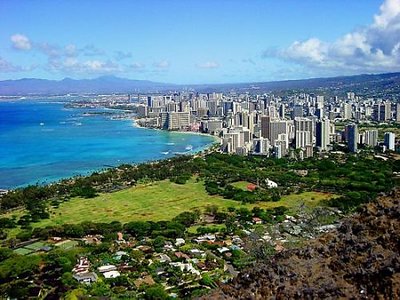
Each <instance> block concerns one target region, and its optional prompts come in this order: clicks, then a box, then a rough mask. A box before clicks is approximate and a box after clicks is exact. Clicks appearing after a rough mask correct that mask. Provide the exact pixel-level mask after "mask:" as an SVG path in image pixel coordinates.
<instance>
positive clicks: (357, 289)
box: [207, 189, 400, 299]
mask: <svg viewBox="0 0 400 300" xmlns="http://www.w3.org/2000/svg"><path fill="white" fill-rule="evenodd" d="M399 199H400V190H399V189H397V190H396V191H394V192H392V193H391V194H390V195H389V196H385V197H381V198H379V199H378V200H377V201H376V202H374V203H370V204H368V205H366V206H364V207H362V208H361V209H360V212H359V213H357V214H356V215H354V216H352V217H349V218H347V219H345V220H344V221H343V223H342V225H341V226H340V227H339V229H338V230H337V231H335V232H332V233H329V234H325V235H323V236H321V237H320V238H319V239H317V240H315V241H312V242H311V243H310V244H308V245H307V246H306V247H304V248H301V249H293V250H288V251H284V252H281V253H279V254H277V255H275V256H273V257H272V258H271V259H270V260H268V261H264V262H259V263H257V264H256V265H255V267H253V268H251V269H248V270H246V271H244V272H242V273H241V275H240V276H239V277H237V278H236V279H235V280H234V281H233V282H232V283H230V284H226V285H222V286H221V287H220V289H219V290H217V291H214V292H213V294H212V295H208V296H207V298H211V299H338V298H346V299H349V298H353V299H367V298H368V299H371V298H375V299H400V200H399Z"/></svg>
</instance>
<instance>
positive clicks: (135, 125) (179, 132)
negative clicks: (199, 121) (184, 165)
mask: <svg viewBox="0 0 400 300" xmlns="http://www.w3.org/2000/svg"><path fill="white" fill-rule="evenodd" d="M131 120H132V125H133V126H134V127H136V128H141V129H150V130H157V131H162V132H168V133H174V134H191V135H199V136H206V137H211V138H213V139H214V142H212V143H209V144H207V145H205V146H204V147H202V148H201V150H200V151H193V152H192V151H188V152H187V153H188V154H189V153H190V154H198V153H200V152H203V151H205V150H208V149H209V148H211V147H212V146H213V145H214V144H215V143H218V144H221V142H222V139H221V138H220V137H219V136H216V135H212V134H208V133H203V132H198V131H181V130H172V131H169V130H164V129H160V128H155V127H146V126H141V125H140V124H138V122H137V121H138V119H137V118H132V119H131Z"/></svg>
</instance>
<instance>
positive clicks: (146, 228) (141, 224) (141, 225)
mask: <svg viewBox="0 0 400 300" xmlns="http://www.w3.org/2000/svg"><path fill="white" fill-rule="evenodd" d="M124 229H125V230H126V231H127V232H128V233H130V234H132V235H134V236H136V237H138V238H143V237H145V236H148V235H150V230H151V225H150V223H148V222H145V221H136V222H129V223H126V224H125V226H124Z"/></svg>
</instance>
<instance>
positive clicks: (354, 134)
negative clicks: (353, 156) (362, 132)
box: [346, 124, 358, 152]
mask: <svg viewBox="0 0 400 300" xmlns="http://www.w3.org/2000/svg"><path fill="white" fill-rule="evenodd" d="M346 130H347V135H348V136H347V145H348V147H349V151H350V152H357V143H358V129H357V125H356V124H349V125H346Z"/></svg>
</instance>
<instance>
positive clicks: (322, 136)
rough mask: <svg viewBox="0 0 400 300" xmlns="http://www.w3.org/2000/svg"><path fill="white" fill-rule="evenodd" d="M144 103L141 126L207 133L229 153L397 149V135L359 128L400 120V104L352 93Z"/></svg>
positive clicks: (212, 96)
mask: <svg viewBox="0 0 400 300" xmlns="http://www.w3.org/2000/svg"><path fill="white" fill-rule="evenodd" d="M139 103H140V104H139V105H137V107H136V108H137V115H138V117H139V118H140V119H139V120H138V123H139V125H142V126H146V127H156V128H162V129H166V130H185V131H201V132H203V133H208V134H212V135H216V136H219V137H221V150H222V151H223V152H227V153H236V154H239V155H247V154H250V153H251V154H259V155H274V156H275V157H277V158H281V157H283V156H286V155H293V156H299V157H300V158H302V157H310V156H312V155H313V152H314V151H328V150H331V149H332V148H331V146H332V145H333V144H341V143H343V144H347V147H348V149H349V151H351V152H357V150H358V146H360V145H365V146H369V147H377V146H381V149H382V150H384V151H385V150H386V149H389V150H395V136H394V133H392V132H387V133H385V137H384V141H380V140H379V139H378V131H377V130H364V131H363V132H360V131H359V130H358V125H357V124H360V123H371V124H372V123H373V124H376V123H378V124H379V123H388V122H400V103H391V102H389V101H383V100H380V99H372V98H371V99H362V98H360V97H358V96H356V95H355V94H354V93H352V92H349V93H347V97H346V99H340V98H338V97H329V98H327V97H324V96H321V95H314V94H305V93H300V94H295V95H292V96H285V97H279V96H274V95H269V94H263V95H250V94H237V93H234V92H232V93H229V94H223V93H208V94H200V93H192V92H182V93H176V94H171V95H146V96H139ZM345 125H346V126H345ZM382 142H383V143H382Z"/></svg>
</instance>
